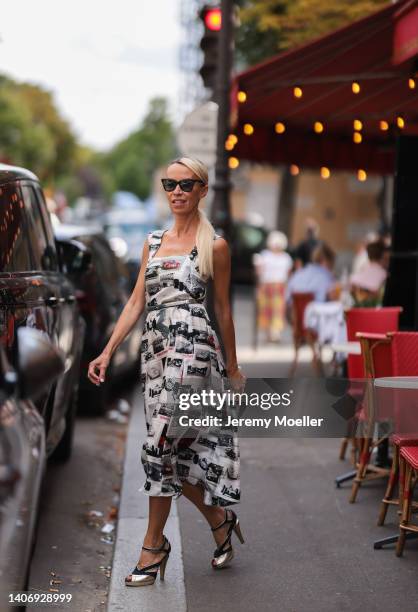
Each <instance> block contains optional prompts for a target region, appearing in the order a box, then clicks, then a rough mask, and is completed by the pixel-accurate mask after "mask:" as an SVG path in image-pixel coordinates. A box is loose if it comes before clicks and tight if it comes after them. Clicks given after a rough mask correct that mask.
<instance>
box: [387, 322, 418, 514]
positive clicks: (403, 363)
mask: <svg viewBox="0 0 418 612" xmlns="http://www.w3.org/2000/svg"><path fill="white" fill-rule="evenodd" d="M388 338H389V339H390V340H391V359H392V373H391V376H418V332H395V333H390V334H388ZM392 416H393V417H394V421H395V425H394V429H395V431H394V433H393V434H392V436H391V438H390V440H391V443H392V445H393V460H392V467H391V471H390V475H389V481H388V484H387V487H386V491H385V495H384V497H383V499H382V502H381V505H380V512H379V518H378V521H377V524H378V525H383V524H384V522H385V519H386V514H387V511H388V507H389V506H390V505H393V506H398V507H399V506H400V505H402V498H403V488H404V482H405V473H404V468H405V465H404V464H405V462H404V461H402V460H401V455H400V453H401V450H402V448H403V447H404V446H418V418H417V414H416V413H415V411H414V410H413V409H412V410H410V406H409V405H407V406H403V405H402V402H394V414H393V415H392ZM397 483H398V497H397V498H395V497H394V490H395V487H396V484H397ZM412 507H413V508H415V507H416V504H414V503H413V504H412Z"/></svg>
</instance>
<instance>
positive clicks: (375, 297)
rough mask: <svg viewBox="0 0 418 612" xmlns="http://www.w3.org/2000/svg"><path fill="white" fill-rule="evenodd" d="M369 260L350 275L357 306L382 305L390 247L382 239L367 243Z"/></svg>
mask: <svg viewBox="0 0 418 612" xmlns="http://www.w3.org/2000/svg"><path fill="white" fill-rule="evenodd" d="M367 257H368V262H367V263H365V264H364V265H363V266H362V267H361V269H360V270H358V271H356V272H354V273H353V274H351V276H350V285H351V293H352V296H353V298H354V306H356V307H369V306H370V307H374V306H381V304H382V300H383V292H384V289H385V282H386V278H387V269H388V266H389V249H388V247H387V246H386V245H385V242H384V241H383V240H382V239H379V240H376V241H375V242H371V243H369V244H368V245H367Z"/></svg>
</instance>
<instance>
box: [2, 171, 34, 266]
mask: <svg viewBox="0 0 418 612" xmlns="http://www.w3.org/2000/svg"><path fill="white" fill-rule="evenodd" d="M31 268H32V266H31V259H30V254H29V242H28V235H27V231H26V222H25V208H24V205H23V200H22V194H21V191H20V188H19V186H18V185H17V184H16V183H9V184H7V185H2V186H1V187H0V272H28V271H29V270H31Z"/></svg>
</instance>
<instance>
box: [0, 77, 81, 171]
mask: <svg viewBox="0 0 418 612" xmlns="http://www.w3.org/2000/svg"><path fill="white" fill-rule="evenodd" d="M75 150H76V140H75V137H74V135H73V134H72V132H71V130H70V128H69V126H68V125H67V123H66V122H65V121H64V120H63V119H62V118H61V117H60V115H59V113H58V111H57V109H56V107H55V104H54V101H53V98H52V95H51V94H50V93H49V92H47V91H45V90H43V89H41V88H40V87H38V86H36V85H29V84H26V83H17V82H15V81H13V80H12V79H9V78H7V77H4V76H0V158H2V159H4V160H7V161H8V162H9V163H11V164H15V165H18V166H19V165H20V166H25V167H26V168H29V169H31V170H32V171H33V172H35V173H36V174H38V175H39V177H40V178H41V179H43V180H52V179H53V178H54V177H59V176H60V175H63V174H65V173H67V172H68V171H69V169H70V168H69V165H71V162H72V160H73V159H74V155H75Z"/></svg>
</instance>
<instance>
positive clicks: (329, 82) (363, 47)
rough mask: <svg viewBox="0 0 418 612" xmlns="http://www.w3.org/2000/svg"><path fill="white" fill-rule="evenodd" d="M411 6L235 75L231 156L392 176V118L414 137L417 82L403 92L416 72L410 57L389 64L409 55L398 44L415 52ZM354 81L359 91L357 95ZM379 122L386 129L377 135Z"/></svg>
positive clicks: (417, 2) (415, 1)
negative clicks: (357, 139) (356, 137)
mask: <svg viewBox="0 0 418 612" xmlns="http://www.w3.org/2000/svg"><path fill="white" fill-rule="evenodd" d="M417 6H418V0H406V1H404V2H398V3H397V4H391V5H389V6H388V7H387V8H385V9H383V10H381V11H379V12H377V13H374V14H372V15H370V16H368V17H366V18H364V19H362V20H360V21H357V22H355V23H352V24H350V25H348V26H346V27H343V28H340V29H339V30H336V31H335V32H332V33H331V34H329V35H327V36H324V37H322V38H320V39H318V40H315V41H313V42H311V43H309V44H307V45H304V46H302V47H298V48H297V49H294V50H292V51H287V52H285V53H282V54H280V55H278V56H275V57H273V58H272V59H270V60H268V61H266V62H263V63H262V64H259V65H258V66H255V67H253V68H251V69H249V70H247V71H245V72H242V73H241V74H238V75H237V76H236V77H235V79H234V82H233V85H232V114H231V120H232V127H233V130H234V133H235V134H236V135H237V137H238V142H237V144H236V145H235V147H234V149H233V152H231V155H234V156H236V157H238V158H239V159H248V160H252V161H258V162H269V163H272V164H280V163H285V164H296V165H298V166H300V167H311V168H319V167H321V166H328V167H330V168H336V169H345V170H357V169H359V168H363V169H364V170H366V171H368V172H369V171H370V172H377V173H392V172H393V170H394V143H395V137H396V134H397V133H398V132H399V129H400V128H399V127H398V125H397V118H398V117H400V118H401V119H403V120H404V122H405V127H404V128H403V132H404V133H410V134H418V79H417V80H416V87H415V89H411V88H410V87H409V78H410V77H412V76H413V74H414V73H415V71H416V69H417V67H416V65H415V56H414V54H412V55H411V54H410V56H409V57H407V59H406V60H405V61H401V63H397V64H396V65H395V64H394V63H393V59H394V58H397V61H398V62H399V60H400V59H401V60H402V57H406V56H407V54H405V51H402V52H403V53H404V56H402V55H401V51H400V50H399V49H400V48H399V45H401V47H402V46H403V48H408V49H411V45H412V48H413V44H414V33H415V32H416V31H418V28H417V26H418V23H416V21H417V19H418V12H417ZM408 19H409V23H408ZM402 22H403V25H402V27H400V25H401V23H402ZM397 24H398V25H397ZM395 29H396V35H397V38H396V44H397V45H398V47H397V48H395V47H394V45H395ZM401 30H403V31H404V32H406V34H405V35H403V34H402V32H401ZM403 36H407V37H408V36H409V39H408V40H405V38H402V37H403ZM354 82H355V83H358V84H359V86H360V92H359V93H357V94H355V93H353V90H352V85H353V83H354ZM295 87H300V88H301V89H302V97H300V98H296V97H295V95H294V88H295ZM238 91H243V92H245V94H246V100H245V102H243V103H240V102H238V100H237V92H238ZM356 119H357V120H359V121H360V122H361V124H362V128H361V129H359V130H358V132H359V133H360V134H361V137H362V141H361V143H359V144H354V142H353V134H354V126H353V122H354V120H356ZM381 121H386V122H387V123H388V125H389V129H387V130H386V131H382V130H381V123H380V122H381ZM278 122H280V123H282V124H284V126H285V131H284V132H283V133H281V134H279V133H276V129H275V126H276V124H277V123H278ZM315 122H320V123H322V125H323V128H324V129H323V132H322V133H316V132H315V131H314V123H315ZM245 124H250V125H251V126H252V127H253V128H254V131H253V133H252V134H251V135H245V134H244V125H245ZM359 125H360V124H357V128H358V127H359ZM247 131H251V128H248V127H247Z"/></svg>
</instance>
